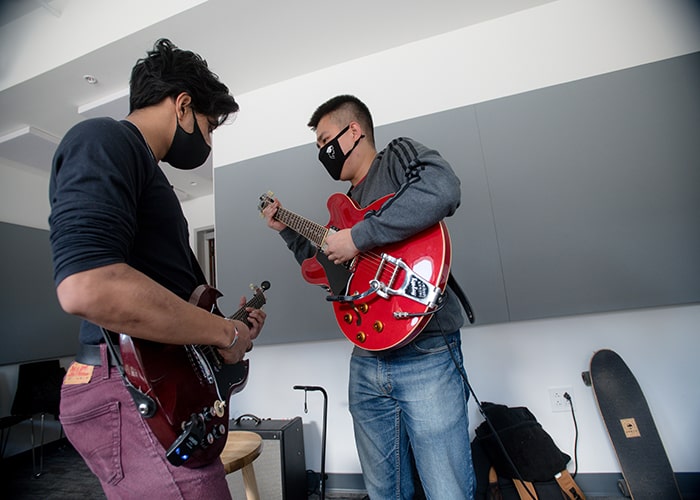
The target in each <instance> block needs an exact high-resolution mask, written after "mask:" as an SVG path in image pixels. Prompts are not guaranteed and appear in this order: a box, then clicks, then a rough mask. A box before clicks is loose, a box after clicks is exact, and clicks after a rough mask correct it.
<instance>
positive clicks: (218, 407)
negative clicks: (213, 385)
mask: <svg viewBox="0 0 700 500" xmlns="http://www.w3.org/2000/svg"><path fill="white" fill-rule="evenodd" d="M225 407H226V403H224V402H223V401H221V400H220V399H217V400H216V401H214V414H215V415H216V416H217V417H219V418H221V417H223V416H224V413H225V412H224V408H225Z"/></svg>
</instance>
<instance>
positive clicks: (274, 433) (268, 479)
mask: <svg viewBox="0 0 700 500" xmlns="http://www.w3.org/2000/svg"><path fill="white" fill-rule="evenodd" d="M229 430H231V431H251V432H255V433H256V434H259V435H260V437H262V438H263V449H262V453H261V454H260V456H259V457H258V458H257V459H256V460H255V461H254V462H253V469H254V470H255V479H256V481H257V483H258V491H259V492H260V498H264V499H266V500H267V499H271V500H274V499H284V500H306V499H307V497H308V496H307V492H306V458H305V456H304V429H303V427H302V422H301V417H294V418H292V419H289V420H272V419H260V418H258V417H255V416H253V415H243V416H241V417H239V418H237V419H235V420H231V421H230V423H229ZM226 480H227V481H228V483H229V489H230V490H231V494H232V496H233V498H245V489H244V487H243V479H242V476H241V474H240V472H236V473H233V474H228V475H227V476H226Z"/></svg>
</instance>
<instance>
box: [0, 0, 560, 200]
mask: <svg viewBox="0 0 700 500" xmlns="http://www.w3.org/2000/svg"><path fill="white" fill-rule="evenodd" d="M70 1H71V0H62V1H40V0H0V2H2V7H1V10H0V30H2V29H5V27H7V26H10V24H9V23H15V22H20V21H23V20H27V19H30V18H29V17H28V16H48V17H50V18H51V19H52V20H51V21H50V22H51V23H62V22H64V23H65V22H67V21H66V20H65V19H64V18H63V17H62V16H61V8H65V6H66V5H67V3H68V2H70ZM117 1H118V0H117ZM551 1H553V0H430V1H429V2H428V1H419V0H355V1H354V2H351V3H339V2H320V1H319V0H297V1H295V2H288V1H286V0H275V1H273V2H270V1H267V2H266V1H259V0H209V1H205V2H204V3H201V4H199V5H197V6H195V7H193V8H191V9H189V10H187V11H185V12H183V13H181V14H178V15H175V16H172V17H170V18H167V19H164V20H162V21H160V22H158V23H156V24H153V25H151V26H149V27H147V28H145V29H141V30H138V31H136V32H134V33H131V34H130V35H128V36H125V37H123V38H121V39H119V40H118V41H116V42H113V43H110V44H107V45H105V46H100V47H97V46H96V47H94V48H91V47H89V45H90V40H85V41H84V43H85V44H87V46H88V47H89V49H90V50H84V51H83V53H84V54H85V55H83V56H80V57H77V58H75V59H73V60H71V61H69V62H67V63H63V64H60V65H58V66H53V67H52V69H50V70H48V71H44V72H42V73H41V74H39V75H37V76H34V77H31V78H29V79H26V80H25V81H22V82H20V83H18V84H16V85H11V86H9V87H8V88H5V89H3V90H2V91H1V92H0V157H2V158H5V159H6V160H10V162H11V163H12V164H16V166H19V167H20V168H25V167H26V168H28V169H39V170H40V171H42V172H48V171H49V170H50V158H51V155H52V154H53V149H55V144H56V143H57V142H58V141H59V140H60V138H61V137H62V136H63V134H64V133H65V132H66V131H67V130H68V129H69V128H70V127H71V126H72V125H74V124H75V123H77V122H78V121H80V120H82V119H84V118H86V117H90V116H97V115H99V116H112V117H114V118H117V119H121V118H123V117H124V116H126V114H127V112H128V96H127V90H128V81H129V73H130V70H131V67H132V66H133V64H134V63H135V62H136V60H137V59H138V58H140V57H143V56H144V55H145V52H146V51H147V50H148V49H149V48H150V47H151V46H152V44H153V42H154V41H155V40H156V39H158V38H161V37H167V38H170V39H171V40H172V41H173V42H175V43H176V44H177V45H179V46H180V47H183V48H186V49H190V50H193V51H195V52H197V53H199V54H201V55H202V56H203V57H204V58H205V59H206V60H207V61H208V63H209V66H210V68H212V70H213V71H214V72H215V73H217V74H218V75H219V76H220V77H221V79H222V81H223V82H224V83H226V85H228V87H229V88H230V89H231V92H232V93H233V94H234V96H235V95H240V94H243V93H246V92H249V91H252V90H255V89H257V88H260V87H264V86H267V85H270V84H273V83H276V82H279V81H283V80H287V79H289V78H293V77H295V76H299V75H302V74H306V73H309V72H312V71H315V70H318V69H321V68H324V67H327V66H330V65H334V64H338V63H341V62H344V61H349V60H352V59H356V58H359V57H363V56H366V55H369V54H372V53H376V52H380V51H383V50H386V49H389V48H392V47H397V46H400V45H404V44H407V43H410V42H412V41H416V40H420V39H423V38H427V37H430V36H434V35H438V34H441V33H446V32H448V31H453V30H456V29H460V28H463V27H465V26H469V25H473V24H477V23H480V22H484V21H487V20H490V19H495V18H498V17H502V16H506V15H509V14H512V13H514V12H517V11H520V10H525V9H529V8H533V7H536V6H539V5H541V4H545V3H548V2H551ZM134 15H138V13H134ZM95 22H96V23H99V22H103V23H104V22H109V20H107V19H102V20H96V21H95ZM74 32H75V33H76V35H75V36H79V34H80V33H81V32H82V30H81V27H80V26H76V27H75V30H74ZM46 43H47V44H48V43H61V42H60V40H46ZM81 43H82V42H81ZM6 50H7V47H5V48H3V49H0V51H2V53H5V55H6ZM1 62H2V61H0V63H1ZM416 65H417V66H420V61H416ZM0 69H2V67H1V66H0ZM85 74H91V75H94V76H95V77H96V78H97V79H98V83H97V84H96V85H89V84H87V83H86V82H85V81H84V79H83V75H85ZM271 106H275V107H277V104H274V105H272V104H271ZM241 112H245V110H242V111H241ZM165 169H166V173H167V174H168V177H169V178H170V181H171V182H172V183H173V185H174V186H175V187H176V188H177V189H178V191H179V193H180V194H181V199H189V198H194V197H198V196H203V195H206V194H210V193H211V192H212V182H211V177H212V176H211V162H208V163H207V164H206V165H205V166H203V167H200V168H199V169H196V170H194V171H191V172H182V171H176V170H175V169H172V168H170V167H169V166H166V167H165ZM195 183H196V185H195Z"/></svg>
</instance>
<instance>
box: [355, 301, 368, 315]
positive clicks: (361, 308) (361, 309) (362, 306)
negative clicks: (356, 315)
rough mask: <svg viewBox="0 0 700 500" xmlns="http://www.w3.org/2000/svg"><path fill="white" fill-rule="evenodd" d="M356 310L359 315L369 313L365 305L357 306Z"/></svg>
mask: <svg viewBox="0 0 700 500" xmlns="http://www.w3.org/2000/svg"><path fill="white" fill-rule="evenodd" d="M357 309H358V310H359V311H360V312H361V313H366V312H367V311H369V305H368V304H366V303H365V304H358V306H357Z"/></svg>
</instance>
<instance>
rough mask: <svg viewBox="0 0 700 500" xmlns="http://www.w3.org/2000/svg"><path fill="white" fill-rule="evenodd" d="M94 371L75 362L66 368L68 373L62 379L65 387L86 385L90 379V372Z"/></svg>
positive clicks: (89, 366)
mask: <svg viewBox="0 0 700 500" xmlns="http://www.w3.org/2000/svg"><path fill="white" fill-rule="evenodd" d="M94 369H95V367H94V366H92V365H84V364H82V363H78V362H77V361H75V362H74V363H72V364H71V365H70V367H69V368H68V373H66V377H65V378H64V379H63V383H64V384H66V385H77V384H87V383H88V382H90V379H91V378H92V371H93V370H94Z"/></svg>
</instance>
